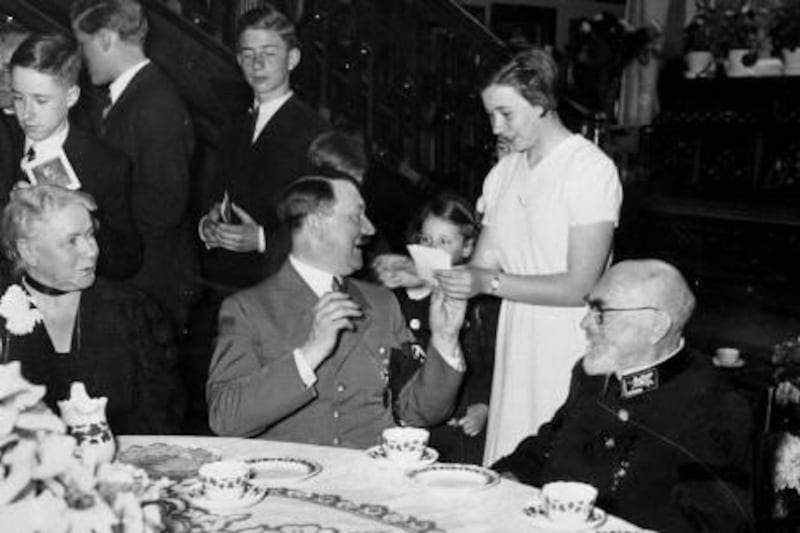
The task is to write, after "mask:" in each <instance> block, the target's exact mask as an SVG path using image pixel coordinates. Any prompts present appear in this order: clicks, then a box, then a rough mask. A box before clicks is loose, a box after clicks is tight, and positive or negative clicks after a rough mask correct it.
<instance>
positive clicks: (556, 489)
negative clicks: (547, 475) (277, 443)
mask: <svg viewBox="0 0 800 533" xmlns="http://www.w3.org/2000/svg"><path fill="white" fill-rule="evenodd" d="M542 498H543V499H544V509H545V513H546V514H547V517H548V518H549V519H550V520H551V521H552V522H554V523H556V524H559V525H564V526H580V525H582V524H585V523H586V522H587V521H588V520H589V516H590V515H591V513H592V509H593V508H594V503H595V500H597V489H596V488H594V487H593V486H591V485H589V484H588V483H581V482H578V481H554V482H552V483H547V484H545V485H544V486H543V487H542Z"/></svg>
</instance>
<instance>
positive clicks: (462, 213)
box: [406, 192, 481, 242]
mask: <svg viewBox="0 0 800 533" xmlns="http://www.w3.org/2000/svg"><path fill="white" fill-rule="evenodd" d="M429 216H435V217H436V218H441V219H442V220H446V221H448V222H451V223H452V224H454V225H456V226H457V227H458V229H459V231H460V232H461V235H463V237H464V240H465V241H467V240H474V239H476V238H477V237H478V233H480V229H481V226H480V222H479V220H478V214H477V213H476V212H475V209H474V208H473V207H472V204H471V203H470V202H469V201H467V199H466V198H464V197H463V196H461V195H460V194H456V193H453V192H441V193H439V194H437V195H436V196H434V197H433V198H432V199H431V200H430V201H428V202H427V203H425V204H424V205H423V206H422V207H421V208H420V209H419V211H417V213H416V214H415V215H414V218H412V219H411V223H410V224H409V226H408V229H407V231H406V239H407V240H408V242H418V241H419V237H420V232H421V231H422V224H423V223H424V222H425V219H427V218H428V217H429Z"/></svg>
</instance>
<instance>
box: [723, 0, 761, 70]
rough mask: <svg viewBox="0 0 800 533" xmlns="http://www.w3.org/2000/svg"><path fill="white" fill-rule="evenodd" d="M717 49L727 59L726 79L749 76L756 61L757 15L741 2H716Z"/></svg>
mask: <svg viewBox="0 0 800 533" xmlns="http://www.w3.org/2000/svg"><path fill="white" fill-rule="evenodd" d="M717 6H718V9H719V47H720V51H721V53H722V54H723V56H727V66H726V69H727V73H728V76H733V77H736V76H750V75H753V71H752V67H753V66H754V65H755V63H756V61H757V60H758V47H759V31H758V30H759V22H760V20H759V17H758V13H757V12H756V11H755V10H754V9H753V8H752V7H751V6H750V3H749V2H746V1H743V0H727V1H722V0H720V1H718V2H717Z"/></svg>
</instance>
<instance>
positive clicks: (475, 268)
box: [438, 50, 622, 465]
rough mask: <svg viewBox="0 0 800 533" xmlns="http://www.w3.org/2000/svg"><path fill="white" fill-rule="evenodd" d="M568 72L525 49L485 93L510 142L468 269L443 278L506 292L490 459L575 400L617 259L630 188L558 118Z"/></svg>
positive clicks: (464, 292) (450, 287) (461, 287)
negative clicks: (594, 318)
mask: <svg viewBox="0 0 800 533" xmlns="http://www.w3.org/2000/svg"><path fill="white" fill-rule="evenodd" d="M557 76H558V70H557V67H556V65H555V62H554V61H553V59H552V58H551V57H550V55H549V54H547V53H546V52H544V51H542V50H527V51H524V52H521V53H519V54H518V55H517V56H515V57H514V58H513V59H512V60H511V61H510V62H509V63H508V64H506V65H505V66H504V67H502V68H501V69H500V70H498V71H497V72H496V73H495V74H494V75H493V76H492V77H491V78H490V80H489V82H488V83H487V84H486V85H485V88H484V89H483V91H482V93H481V97H482V99H483V105H484V107H485V108H486V112H487V113H488V115H489V118H490V120H491V124H492V129H493V132H494V134H495V135H497V137H498V141H499V142H500V143H501V145H504V146H507V147H508V148H509V153H507V155H505V156H503V157H502V158H501V159H500V161H499V162H498V163H497V165H495V167H494V168H493V169H492V170H491V172H490V173H489V175H488V176H487V177H486V180H485V182H484V185H483V196H482V197H481V199H480V200H479V201H478V202H479V205H478V207H479V210H481V211H482V212H483V223H484V229H483V231H482V233H481V236H480V239H479V241H478V244H477V247H476V250H475V254H474V255H473V260H472V262H471V263H470V265H469V266H467V267H464V268H456V269H453V270H448V271H441V272H439V273H438V279H439V282H440V283H441V285H442V287H443V288H444V289H445V291H446V292H448V293H449V294H450V295H451V296H456V297H462V298H470V297H472V296H475V295H476V294H493V295H496V296H498V297H500V298H502V299H503V304H502V307H501V311H500V318H499V324H498V328H497V349H496V355H495V369H494V380H493V382H492V395H491V401H490V407H489V425H488V431H487V442H486V451H485V454H484V464H487V465H491V464H492V463H494V462H495V461H496V460H497V459H499V458H500V457H503V456H504V455H507V454H509V453H511V452H512V451H513V450H514V448H515V447H516V445H517V444H518V443H519V442H520V441H521V440H522V439H523V438H524V437H526V436H528V435H531V434H535V433H536V431H537V430H538V428H539V426H540V425H541V424H542V423H543V422H546V421H547V420H549V419H550V418H551V417H552V415H553V414H554V413H555V411H556V409H557V408H558V407H559V406H560V405H561V404H562V403H563V402H564V400H565V399H566V395H567V391H568V388H569V380H570V374H571V370H572V367H573V365H574V364H575V362H576V361H577V360H578V359H579V358H580V357H581V355H582V354H583V351H584V348H585V340H584V337H583V334H582V332H581V330H580V328H579V323H580V320H581V318H582V316H583V314H584V309H583V306H584V301H583V298H584V297H585V296H586V294H588V292H589V290H590V289H591V288H592V286H593V285H594V283H595V282H596V281H597V280H598V278H599V277H600V275H601V274H602V272H603V271H604V269H605V268H606V266H607V265H608V263H609V260H610V256H611V248H612V240H613V235H614V228H615V226H616V223H617V220H618V215H619V208H620V204H621V202H622V188H621V185H620V182H619V177H618V175H617V169H616V167H615V166H614V163H613V161H611V159H610V158H608V157H607V156H606V155H605V154H604V153H603V152H602V151H601V150H600V149H599V148H597V147H596V146H595V145H594V144H592V143H590V142H589V141H587V140H586V139H584V138H583V137H582V136H580V135H576V134H573V133H572V132H570V131H569V130H568V129H567V128H566V127H565V126H564V125H563V124H562V122H561V120H560V119H559V117H558V114H557V113H556V106H557V98H556V91H555V88H556V84H557Z"/></svg>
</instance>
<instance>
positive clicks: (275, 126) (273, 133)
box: [249, 95, 295, 154]
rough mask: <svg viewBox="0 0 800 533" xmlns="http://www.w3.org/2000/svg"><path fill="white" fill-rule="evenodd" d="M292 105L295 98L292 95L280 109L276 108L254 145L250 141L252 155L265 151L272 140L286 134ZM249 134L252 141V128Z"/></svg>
mask: <svg viewBox="0 0 800 533" xmlns="http://www.w3.org/2000/svg"><path fill="white" fill-rule="evenodd" d="M294 105H295V96H294V95H293V96H291V97H290V98H289V99H288V100H286V101H285V102H284V103H283V105H282V106H281V107H279V108H278V110H277V111H276V112H275V114H274V115H272V117H270V119H269V122H267V124H266V125H265V126H264V129H263V130H261V133H259V135H258V138H256V141H255V142H254V143H253V142H252V141H251V144H252V145H253V153H254V154H257V153H259V152H262V151H263V150H264V149H266V148H267V147H268V145H269V143H270V140H271V139H272V138H274V137H277V136H282V135H283V134H284V133H287V134H288V132H287V128H289V127H291V125H290V124H289V122H290V117H291V116H292V109H293V107H294ZM253 127H255V118H254V119H253ZM289 131H291V130H289ZM249 133H250V137H249V139H250V140H252V138H253V128H250V130H249Z"/></svg>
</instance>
